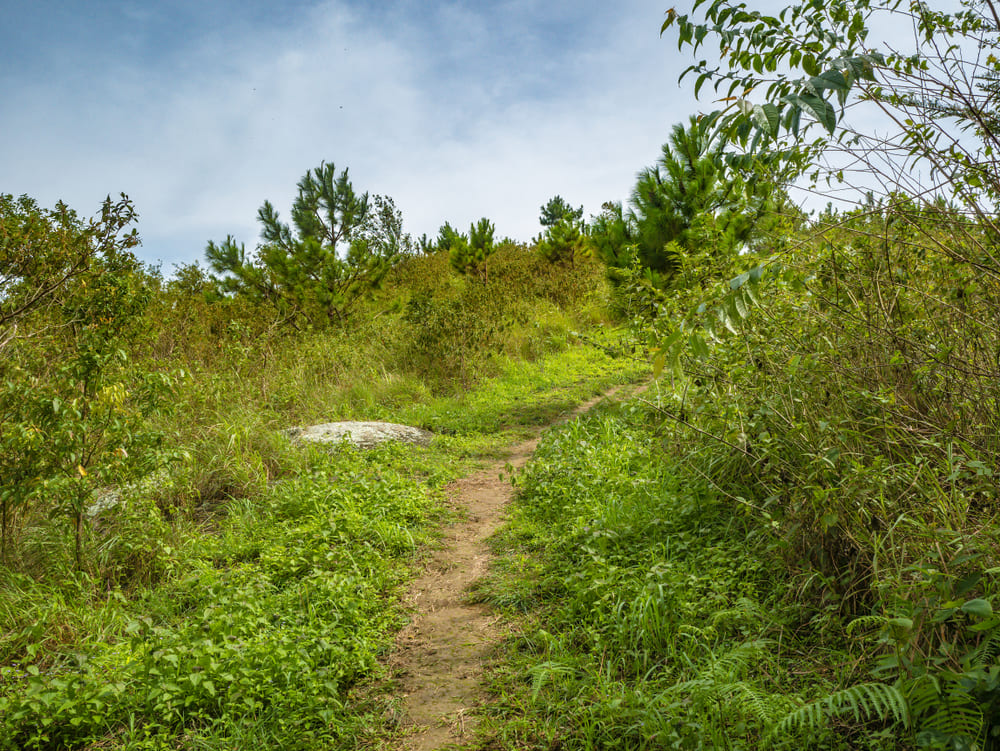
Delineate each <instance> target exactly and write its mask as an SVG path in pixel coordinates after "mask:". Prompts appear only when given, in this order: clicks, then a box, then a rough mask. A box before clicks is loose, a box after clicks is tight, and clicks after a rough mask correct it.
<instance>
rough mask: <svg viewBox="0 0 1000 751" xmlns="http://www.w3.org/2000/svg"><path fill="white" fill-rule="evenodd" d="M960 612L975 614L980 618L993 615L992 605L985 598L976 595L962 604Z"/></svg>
mask: <svg viewBox="0 0 1000 751" xmlns="http://www.w3.org/2000/svg"><path fill="white" fill-rule="evenodd" d="M962 612H963V613H968V614H969V615H975V616H978V617H980V618H988V617H989V616H991V615H993V606H992V605H990V603H989V602H988V601H987V600H984V599H982V598H981V597H977V598H976V599H974V600H968V601H967V602H965V604H963V605H962Z"/></svg>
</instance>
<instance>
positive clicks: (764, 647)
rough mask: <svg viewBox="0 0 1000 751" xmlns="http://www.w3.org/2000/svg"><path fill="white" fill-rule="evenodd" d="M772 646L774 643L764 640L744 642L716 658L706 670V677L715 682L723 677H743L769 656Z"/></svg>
mask: <svg viewBox="0 0 1000 751" xmlns="http://www.w3.org/2000/svg"><path fill="white" fill-rule="evenodd" d="M773 646H774V643H773V642H771V641H768V640H766V639H761V640H758V641H751V642H744V643H743V644H740V645H738V646H736V647H734V648H733V649H731V650H729V651H728V652H726V653H725V654H723V655H722V656H720V657H718V658H716V659H715V660H714V661H713V662H712V664H711V666H710V667H709V669H708V675H709V676H710V677H711V678H713V679H715V680H718V679H719V678H720V677H723V676H725V677H730V678H735V677H737V676H741V675H745V674H746V673H747V672H748V670H749V669H750V668H751V667H753V666H755V665H756V664H757V663H758V662H759V661H760V659H761V658H762V657H764V656H765V655H767V654H769V652H770V651H771V648H772V647H773Z"/></svg>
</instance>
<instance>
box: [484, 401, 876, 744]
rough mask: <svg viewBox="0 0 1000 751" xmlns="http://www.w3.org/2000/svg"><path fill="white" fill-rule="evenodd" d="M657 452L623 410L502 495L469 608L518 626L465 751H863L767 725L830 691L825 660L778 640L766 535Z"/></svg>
mask: <svg viewBox="0 0 1000 751" xmlns="http://www.w3.org/2000/svg"><path fill="white" fill-rule="evenodd" d="M661 440H662V438H660V437H658V436H657V434H656V432H655V431H654V430H652V429H650V428H648V427H647V426H646V420H645V416H644V415H643V414H642V413H641V412H640V411H639V410H637V409H633V408H629V407H627V406H626V407H624V408H619V409H617V410H610V411H609V410H605V411H603V412H599V413H596V414H592V415H590V416H586V417H583V418H580V419H578V420H575V421H573V422H571V423H569V424H567V425H565V426H563V427H561V428H558V429H557V430H554V431H552V432H550V433H549V434H547V437H546V439H545V440H544V441H543V443H542V444H541V446H540V447H539V449H538V451H537V452H536V454H535V457H534V459H533V460H532V462H531V463H530V464H529V466H528V468H527V470H526V472H525V473H524V474H523V475H522V476H521V478H520V479H519V483H520V486H521V491H520V495H519V498H518V500H517V502H516V505H515V509H514V511H513V514H512V519H511V522H510V525H509V527H507V528H506V529H505V530H504V531H503V532H502V533H501V534H500V535H499V536H498V537H497V538H496V541H495V544H496V548H497V550H498V552H499V554H500V559H499V562H498V564H497V566H496V567H495V569H494V571H493V573H492V575H491V576H490V578H489V579H488V580H487V581H485V582H484V583H483V584H482V586H481V587H480V589H479V591H478V596H479V597H480V598H481V599H482V600H484V601H486V602H490V603H492V604H493V605H495V606H496V607H499V608H501V609H503V610H505V611H506V612H507V613H508V614H509V615H510V616H512V617H514V618H515V619H516V620H517V621H518V622H519V623H520V627H519V629H518V631H519V632H518V633H517V635H515V636H512V637H511V638H509V639H508V640H507V641H506V642H505V644H504V645H503V647H502V649H501V651H500V653H499V654H498V655H497V659H496V664H495V666H494V669H493V672H492V680H493V691H494V692H495V694H496V701H495V702H493V703H491V704H490V705H488V707H487V709H486V712H487V723H486V727H485V729H484V730H483V733H484V735H485V737H484V739H483V741H482V742H483V744H484V745H485V746H487V747H490V748H505V749H536V748H537V749H550V748H560V749H606V748H616V749H637V750H638V749H663V748H671V749H722V748H725V749H757V748H762V747H765V746H768V745H771V746H773V747H775V748H806V747H808V748H829V749H833V748H857V747H865V744H866V742H870V743H871V744H872V745H871V746H870V747H879V745H878V744H879V736H878V734H877V732H873V733H872V734H870V735H868V741H865V740H863V739H862V738H861V737H860V736H858V735H857V734H856V733H849V732H847V731H844V732H843V733H841V732H838V729H837V727H836V723H835V722H830V723H827V722H826V721H825V720H826V713H823V718H822V719H823V721H817V722H815V723H812V722H810V723H804V727H794V728H791V729H790V728H788V727H783V726H781V725H780V723H781V721H782V719H783V718H785V717H787V716H788V715H789V713H791V712H792V711H793V710H795V709H797V708H798V707H800V706H801V705H802V703H803V701H805V700H806V699H808V698H811V697H814V696H818V695H822V694H824V693H826V692H827V691H828V690H829V689H830V687H831V686H834V685H836V684H837V683H838V681H839V680H842V679H843V678H845V676H844V675H838V674H837V673H838V670H837V668H834V667H831V666H835V665H836V664H837V662H838V659H839V658H840V656H841V655H840V653H837V652H836V651H834V652H832V653H831V652H829V651H828V652H825V653H820V652H818V651H813V652H810V651H807V650H806V647H805V643H804V642H803V641H802V640H801V639H800V638H799V637H798V636H797V635H796V631H797V630H798V629H800V628H802V626H803V625H804V624H803V623H802V621H801V616H802V609H801V608H800V607H799V606H798V605H797V604H796V603H795V602H794V601H791V600H790V598H789V596H788V595H789V581H788V577H787V574H786V573H782V567H781V566H780V563H779V561H778V560H777V559H776V557H775V554H774V538H773V536H772V534H771V531H770V529H769V528H768V527H767V526H766V525H762V524H760V523H759V522H758V521H757V520H756V519H755V518H754V517H751V516H749V515H742V514H739V513H734V512H733V510H732V506H731V505H730V504H729V502H728V501H727V500H726V499H720V498H719V497H717V496H716V494H715V493H714V492H713V491H712V490H711V489H709V487H707V486H706V484H705V483H703V482H700V481H697V480H695V481H692V480H691V479H690V478H689V477H685V476H683V475H679V474H677V473H676V472H675V470H674V468H673V466H672V465H671V464H670V463H669V462H668V461H665V460H664V455H663V454H662V452H661V449H660V448H659V442H660V441H661ZM805 630H806V631H808V629H805ZM878 709H885V710H886V714H887V718H885V719H886V721H885V722H883V723H882V725H883V726H885V725H889V724H891V722H890V720H891V717H890V716H888V715H890V714H891V713H890V712H889V710H888V709H887V708H885V707H882V706H880V707H878ZM817 714H819V713H817ZM830 714H831V715H832V714H836V712H834V711H831V712H830ZM873 714H878V712H874V713H873Z"/></svg>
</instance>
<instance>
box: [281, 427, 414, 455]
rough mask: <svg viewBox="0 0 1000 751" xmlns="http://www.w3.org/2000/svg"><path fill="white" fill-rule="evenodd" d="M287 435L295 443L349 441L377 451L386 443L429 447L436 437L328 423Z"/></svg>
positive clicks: (399, 429) (404, 430)
mask: <svg viewBox="0 0 1000 751" xmlns="http://www.w3.org/2000/svg"><path fill="white" fill-rule="evenodd" d="M283 432H284V434H285V435H286V436H288V437H289V438H291V439H292V440H295V441H312V442H315V443H339V442H340V441H344V440H346V441H349V442H350V443H352V444H354V445H355V446H357V447H358V448H362V449H370V448H374V447H375V446H377V445H379V444H380V443H385V442H386V441H403V442H404V443H416V444H418V445H420V446H426V445H427V444H428V443H430V440H431V438H433V437H434V434H433V433H431V432H430V431H427V430H421V429H420V428H414V427H412V426H410V425H397V424H396V423H392V422H327V423H323V424H322V425H310V426H308V427H305V428H289V429H288V430H285V431H283Z"/></svg>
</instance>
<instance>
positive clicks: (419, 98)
mask: <svg viewBox="0 0 1000 751" xmlns="http://www.w3.org/2000/svg"><path fill="white" fill-rule="evenodd" d="M667 7H669V2H668V0H617V1H616V2H613V3H610V2H597V1H596V0H534V1H531V0H504V1H496V2H490V1H488V0H482V1H480V2H474V1H472V0H453V1H452V2H446V1H443V0H442V1H440V2H438V1H433V0H386V1H385V2H363V1H362V0H283V1H282V2H275V0H119V1H112V0H105V1H98V0H90V1H88V2H81V0H0V11H2V12H3V17H4V23H3V24H2V25H0V92H2V95H0V133H2V134H3V137H2V138H0V193H12V194H14V195H21V194H27V195H29V196H31V197H33V198H34V199H36V200H37V201H38V203H39V204H40V205H42V206H46V207H51V206H52V205H54V204H55V202H56V201H57V200H63V201H65V202H66V203H67V204H69V206H70V207H72V208H74V209H76V210H77V212H78V213H79V214H80V215H82V216H92V215H94V214H96V213H97V212H98V210H99V207H100V203H101V201H102V200H103V199H104V197H105V196H107V195H109V194H110V195H112V196H117V195H118V194H119V193H123V192H124V193H126V194H127V195H128V196H129V197H130V198H131V199H132V200H133V201H134V202H135V205H136V208H137V210H138V212H139V222H138V225H137V227H138V230H139V235H140V237H141V238H142V246H141V247H140V248H139V255H140V256H141V257H142V259H143V260H144V261H146V262H149V263H153V264H161V268H162V270H163V272H164V274H166V275H169V274H171V273H172V272H173V266H174V265H175V264H187V263H193V262H194V261H198V260H200V261H202V263H204V261H203V259H204V249H205V246H206V244H207V243H208V241H209V240H216V241H220V240H223V239H225V237H226V236H227V235H230V234H231V235H233V236H234V237H235V238H236V239H237V241H239V242H244V243H246V245H247V247H248V248H253V247H255V246H256V244H257V242H258V240H259V227H258V225H257V223H256V213H257V209H258V208H259V207H260V205H261V204H262V203H263V202H264V201H265V200H270V201H271V202H272V203H273V204H274V205H275V206H276V208H278V210H279V212H281V214H282V216H283V217H284V218H285V219H287V218H288V209H289V207H290V206H291V202H292V200H293V199H294V197H295V193H296V188H295V186H296V183H297V182H298V181H299V179H300V178H301V177H302V176H303V175H304V174H305V173H306V172H307V171H308V170H309V169H311V168H313V167H316V166H318V165H319V164H320V163H321V162H323V161H326V162H328V163H329V162H332V163H334V164H335V165H336V167H337V168H338V170H339V169H341V168H345V167H346V168H348V169H349V174H350V177H351V181H352V183H353V185H354V187H355V189H356V190H358V191H359V192H365V191H366V192H369V193H371V194H382V195H388V196H390V197H392V198H393V200H394V201H395V203H396V206H397V207H398V208H399V209H400V210H401V211H402V214H403V221H404V229H405V230H406V231H408V232H410V233H411V234H412V235H414V237H418V236H420V235H421V234H423V233H426V234H428V235H429V236H430V237H435V236H436V235H437V232H438V229H439V227H440V226H441V225H442V224H443V223H444V222H445V221H448V222H450V223H451V224H452V225H454V226H456V227H459V228H465V227H468V225H469V224H470V223H471V222H473V221H475V220H477V219H479V218H480V217H483V216H485V217H488V218H489V219H491V220H492V221H493V222H495V225H496V232H497V235H498V236H500V237H502V236H510V237H513V238H515V239H518V240H524V241H529V240H531V239H532V238H533V237H534V236H535V235H537V234H538V232H539V230H540V227H539V223H538V216H539V212H540V207H541V205H542V204H544V203H545V202H546V201H547V200H548V199H549V198H551V197H553V196H555V195H557V194H558V195H561V196H562V197H563V198H565V199H566V200H567V201H568V202H570V203H571V204H572V205H574V206H580V205H583V206H584V209H585V215H587V216H589V215H591V214H596V213H598V212H599V211H600V208H601V204H602V203H603V202H605V201H609V200H623V201H624V200H627V198H628V195H629V192H630V191H631V188H632V186H633V184H634V182H635V176H636V173H638V172H639V171H640V170H641V169H643V168H644V167H646V166H649V165H652V164H653V163H654V162H655V160H656V158H657V156H658V155H659V153H660V146H661V144H662V143H663V142H664V141H666V139H667V136H668V134H669V131H670V128H671V126H672V125H674V124H675V123H678V122H685V121H686V120H687V119H688V117H689V116H690V115H692V114H694V113H696V112H698V111H699V109H711V105H710V104H709V103H707V102H703V103H701V104H700V105H699V103H698V102H697V101H696V100H695V99H694V96H693V93H692V91H691V87H690V86H689V85H687V84H685V85H684V86H683V87H682V86H680V85H679V84H678V76H679V75H680V73H681V72H682V71H683V69H684V68H685V67H686V66H687V65H688V64H690V62H691V60H690V59H689V58H688V56H687V53H686V52H685V53H683V54H682V53H679V52H678V51H677V47H676V44H675V43H674V42H673V41H672V40H671V39H670V38H668V37H664V38H663V39H661V38H660V36H659V31H660V25H661V23H662V21H663V18H664V12H665V10H666V8H667Z"/></svg>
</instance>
